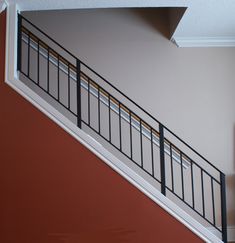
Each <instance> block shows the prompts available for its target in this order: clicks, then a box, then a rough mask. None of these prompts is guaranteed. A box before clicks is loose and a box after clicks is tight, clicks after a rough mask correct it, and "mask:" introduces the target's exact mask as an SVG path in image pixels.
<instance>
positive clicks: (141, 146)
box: [140, 119, 144, 168]
mask: <svg viewBox="0 0 235 243" xmlns="http://www.w3.org/2000/svg"><path fill="white" fill-rule="evenodd" d="M140 158H141V167H142V168H143V167H144V159H143V137H142V120H141V119H140Z"/></svg>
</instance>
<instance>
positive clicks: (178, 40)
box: [171, 36, 235, 47]
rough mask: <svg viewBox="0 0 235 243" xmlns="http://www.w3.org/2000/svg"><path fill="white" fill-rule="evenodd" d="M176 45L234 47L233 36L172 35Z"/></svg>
mask: <svg viewBox="0 0 235 243" xmlns="http://www.w3.org/2000/svg"><path fill="white" fill-rule="evenodd" d="M171 40H172V42H174V43H175V44H176V45H177V46H178V47H234V46H235V37H223V38H222V37H176V36H173V37H172V39H171Z"/></svg>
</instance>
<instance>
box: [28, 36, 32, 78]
mask: <svg viewBox="0 0 235 243" xmlns="http://www.w3.org/2000/svg"><path fill="white" fill-rule="evenodd" d="M30 39H31V38H30V34H29V33H28V64H27V66H28V69H27V71H28V77H30V42H31V41H30Z"/></svg>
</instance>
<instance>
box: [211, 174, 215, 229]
mask: <svg viewBox="0 0 235 243" xmlns="http://www.w3.org/2000/svg"><path fill="white" fill-rule="evenodd" d="M211 202H212V213H213V224H214V226H216V224H215V197H214V183H213V178H212V177H211Z"/></svg>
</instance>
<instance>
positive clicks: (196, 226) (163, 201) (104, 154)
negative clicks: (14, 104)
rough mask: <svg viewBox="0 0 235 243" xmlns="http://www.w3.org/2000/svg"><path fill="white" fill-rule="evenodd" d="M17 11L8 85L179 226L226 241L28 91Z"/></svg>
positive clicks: (13, 11) (10, 19)
mask: <svg viewBox="0 0 235 243" xmlns="http://www.w3.org/2000/svg"><path fill="white" fill-rule="evenodd" d="M17 11H18V8H17V6H16V5H13V4H12V5H10V6H9V8H8V10H7V46H6V57H7V59H6V61H7V63H6V80H5V82H6V83H7V84H8V85H9V86H11V87H12V88H13V89H14V90H15V91H16V92H18V93H19V94H20V95H22V96H23V97H24V98H25V99H27V100H28V101H29V102H30V103H31V104H32V105H34V106H35V107H37V108H38V109H39V110H40V111H42V112H43V113H44V114H45V115H46V116H48V117H49V118H50V119H51V120H53V121H54V122H55V123H56V124H58V125H59V126H60V127H61V128H63V129H64V130H65V131H66V132H68V133H69V134H70V135H72V136H73V137H74V138H75V139H77V140H78V141H79V142H80V143H81V144H83V145H84V146H85V147H87V148H88V149H89V150H90V151H91V152H93V153H94V154H95V155H97V156H98V157H99V158H100V159H102V160H103V161H104V162H105V163H106V164H107V165H109V166H110V167H111V168H112V169H113V170H115V171H116V172H117V173H119V174H120V175H121V176H123V177H124V178H125V179H126V180H128V181H129V182H130V183H131V184H132V185H134V186H135V187H137V188H138V189H139V190H140V191H142V192H143V193H144V194H145V195H146V196H148V197H149V198H151V199H152V200H153V201H154V202H155V203H156V204H158V205H159V206H160V207H162V208H163V209H164V210H165V211H166V212H168V213H169V214H171V215H172V216H173V217H175V218H176V219H177V220H178V221H179V222H181V223H182V224H184V225H185V226H186V227H187V228H189V229H190V230H191V231H192V232H194V233H195V234H196V235H198V236H199V237H200V238H202V239H203V240H204V241H206V242H213V243H217V242H218V243H221V242H222V241H221V240H220V239H219V238H218V237H217V236H216V235H214V234H212V233H211V232H210V231H209V230H208V229H207V228H205V227H204V226H203V225H201V224H200V223H198V222H197V221H196V220H195V219H193V218H192V217H191V216H190V215H189V214H187V213H186V212H184V211H183V210H182V209H181V208H180V207H178V206H177V205H176V204H175V203H173V202H172V201H170V200H169V199H168V198H166V197H165V196H163V195H162V194H161V193H160V192H159V191H158V190H157V189H156V188H154V187H153V186H152V185H151V184H150V183H148V182H147V181H146V180H144V179H143V178H142V177H141V176H140V175H138V174H137V173H136V172H135V171H133V170H132V169H130V168H129V167H128V166H127V165H125V164H124V163H123V162H122V161H120V160H119V159H117V158H116V157H115V156H114V155H113V154H111V153H110V152H109V151H108V150H107V149H105V148H104V147H103V146H100V144H99V143H98V142H96V141H95V140H94V139H93V138H91V137H90V136H89V135H87V134H86V133H85V132H84V131H82V130H81V129H79V128H77V126H76V125H74V124H73V123H72V122H71V121H70V120H68V119H67V118H66V117H65V116H63V115H62V114H61V113H59V112H58V111H57V110H56V109H55V108H54V107H53V106H51V105H50V104H49V103H47V102H46V101H45V100H43V99H42V98H41V97H40V96H39V95H37V94H36V93H35V92H34V91H32V90H31V89H30V88H28V87H27V86H26V85H25V84H24V83H22V82H21V81H20V80H19V79H18V75H17V72H16V60H17V59H16V51H17V48H16V44H17V41H16V40H17V38H16V37H17V28H16V27H17V18H16V17H17Z"/></svg>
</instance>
